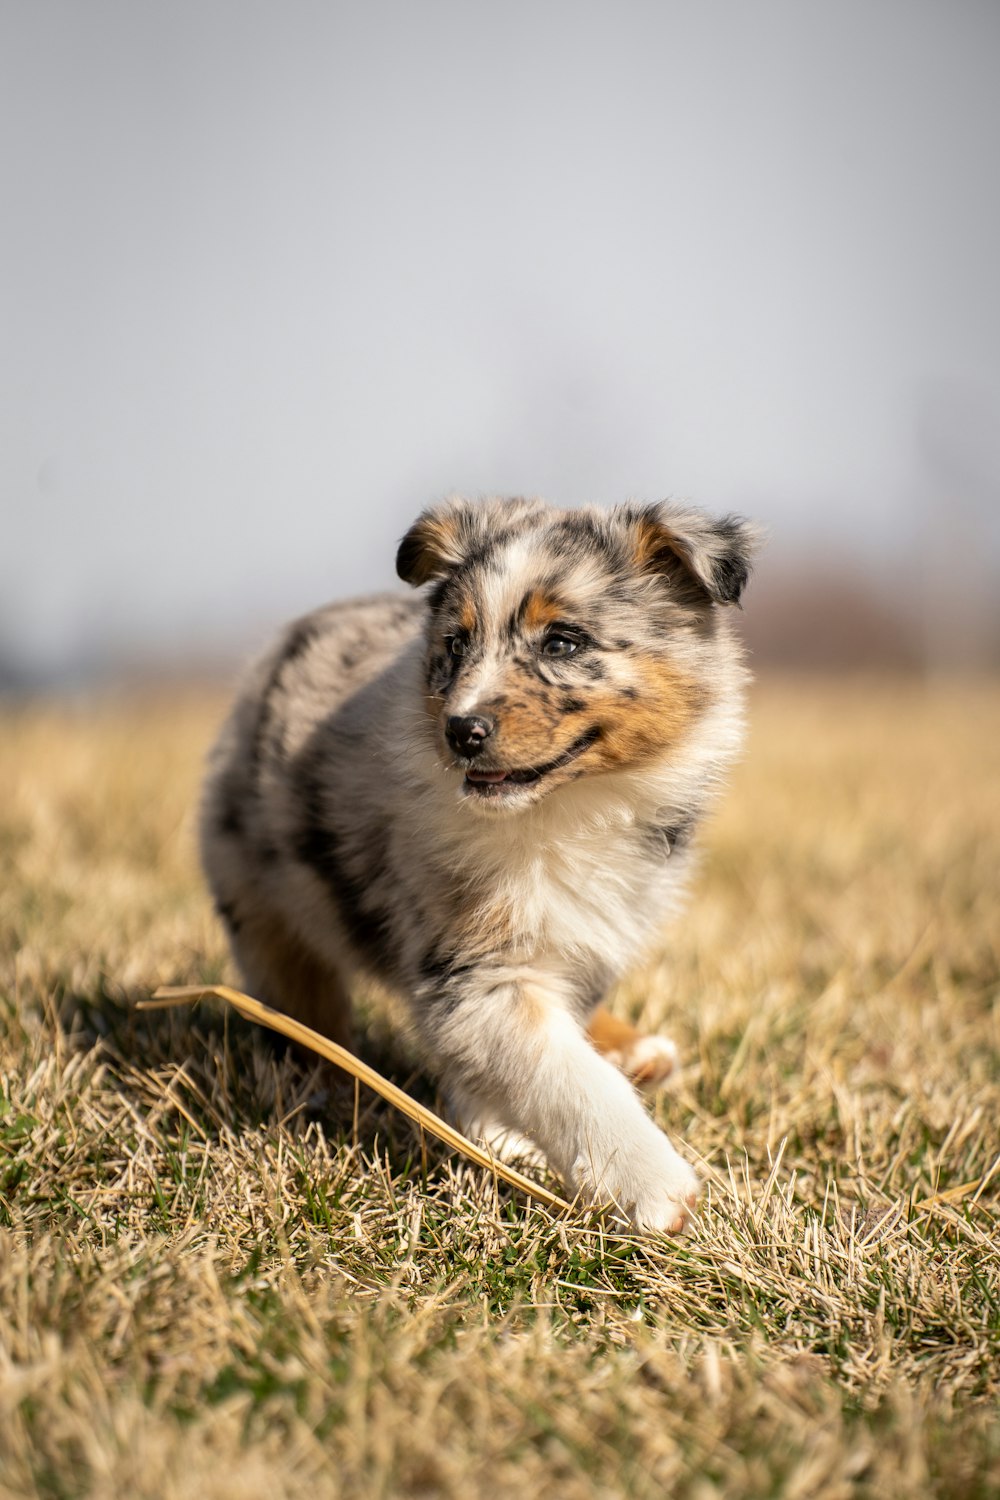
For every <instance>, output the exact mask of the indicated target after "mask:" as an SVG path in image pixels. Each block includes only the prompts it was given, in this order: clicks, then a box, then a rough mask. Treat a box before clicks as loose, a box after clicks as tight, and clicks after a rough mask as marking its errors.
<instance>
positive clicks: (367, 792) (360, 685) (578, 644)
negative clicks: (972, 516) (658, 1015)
mask: <svg viewBox="0 0 1000 1500" xmlns="http://www.w3.org/2000/svg"><path fill="white" fill-rule="evenodd" d="M753 542H754V537H753V532H752V528H751V527H750V526H749V525H748V524H747V523H746V522H745V521H743V520H740V519H735V518H731V517H730V518H726V519H723V520H713V519H710V518H709V517H707V516H705V515H703V514H701V513H700V512H698V511H695V510H688V509H678V508H672V507H668V506H665V505H656V506H649V507H644V508H643V507H638V506H632V505H624V506H619V507H618V508H616V509H614V510H609V511H603V510H596V509H581V510H556V509H554V508H552V507H551V506H548V505H545V504H543V503H542V502H541V501H536V500H530V501H529V500H482V501H478V502H470V501H465V500H453V501H450V502H448V503H447V504H444V505H442V506H440V507H438V508H436V509H432V510H428V511H425V512H424V514H423V515H421V516H420V518H419V519H418V520H417V521H416V522H415V523H414V525H413V526H412V527H411V528H410V530H409V531H408V532H407V534H406V536H405V537H404V538H403V541H402V543H401V545H400V548H399V553H398V556H397V559H396V567H397V570H398V572H399V575H400V577H401V578H403V579H404V580H405V581H406V582H407V583H409V584H412V585H414V586H415V587H417V588H419V589H420V590H421V592H420V593H419V594H417V595H415V596H412V597H410V598H404V597H396V596H382V597H378V598H370V599H361V600H357V601H354V602H348V603H340V604H332V605H329V606H327V607H326V608H324V609H319V610H317V611H316V612H315V613H313V614H310V615H306V616H305V617H304V618H303V619H301V620H299V621H297V622H296V623H295V624H293V625H291V626H290V627H289V628H288V629H287V630H286V631H285V632H284V634H283V635H282V637H281V638H280V640H279V641H278V643H277V645H276V646H275V647H274V649H273V650H272V651H270V652H269V653H268V654H267V655H266V656H265V657H264V658H263V659H262V660H261V661H259V662H258V663H257V665H256V666H255V667H254V668H253V669H252V671H251V673H250V675H249V677H248V678H247V680H246V683H245V685H244V687H243V691H242V693H241V694H240V697H239V699H238V701H237V703H236V706H235V708H234V710H233V712H232V715H231V717H230V718H229V720H228V722H227V724H226V725H225V727H224V729H223V731H222V734H221V737H220V739H219V742H218V744H217V746H216V748H215V751H214V752H213V757H212V765H211V771H210V775H209V779H208V783H207V787H206V792H205V799H204V809H203V818H202V850H203V858H204V863H205V868H206V871H207V873H208V878H209V881H210V883H211V886H212V889H213V891H214V894H215V897H216V901H217V904H218V909H219V911H220V913H221V915H222V917H223V919H224V921H225V923H226V925H227V928H228V931H229V936H230V940H231V942H232V946H233V951H234V954H235V956H236V959H237V961H238V963H239V965H240V967H241V969H242V971H243V974H244V976H245V980H246V985H247V988H248V989H249V990H250V992H251V993H253V994H255V995H257V996H259V997H260V998H261V999H263V1000H266V1001H267V1002H268V1003H269V1004H271V1005H273V1006H275V1007H277V1008H278V1009H280V1010H282V1011H285V1012H286V1013H288V1014H290V1015H294V1016H296V1017H297V1018H298V1019H300V1020H302V1021H305V1022H306V1023H307V1024H309V1025H311V1026H313V1027H315V1028H316V1029H317V1030H319V1031H322V1032H324V1033H325V1034H326V1035H328V1036H330V1037H332V1038H334V1039H335V1040H340V1041H347V1040H348V1039H349V1017H350V1001H349V993H350V987H351V984H352V981H353V978H354V976H355V975H357V974H367V975H370V976H372V977H374V978H375V979H376V980H378V981H379V982H381V983H382V984H383V985H385V986H388V987H389V988H390V989H391V990H393V991H394V992H395V993H396V994H397V995H398V996H399V997H400V998H401V999H402V1000H403V1001H404V1003H405V1005H406V1007H407V1010H408V1012H409V1014H410V1016H411V1017H412V1022H413V1026H414V1028H415V1031H416V1033H417V1035H418V1037H419V1038H420V1040H421V1042H422V1044H423V1047H424V1049H425V1052H426V1056H427V1060H428V1062H429V1064H430V1065H431V1066H432V1068H433V1069H434V1070H435V1072H436V1073H437V1074H438V1075H439V1076H440V1078H441V1079H442V1081H443V1083H444V1084H445V1086H446V1088H447V1090H448V1092H449V1094H450V1096H451V1098H452V1101H453V1103H454V1105H455V1108H456V1111H457V1113H458V1116H459V1118H460V1119H461V1120H462V1121H463V1122H464V1124H465V1126H466V1128H467V1129H470V1130H474V1131H476V1132H477V1133H479V1134H481V1135H485V1136H486V1137H487V1138H494V1137H495V1136H496V1135H497V1134H498V1133H499V1132H503V1131H508V1132H516V1133H517V1134H518V1135H520V1136H522V1137H527V1138H528V1139H529V1140H530V1141H532V1142H534V1143H535V1144H536V1146H537V1147H539V1148H540V1149H541V1150H542V1151H543V1152H544V1153H545V1155H546V1156H547V1157H548V1159H549V1161H550V1162H551V1163H552V1164H553V1165H554V1167H555V1168H556V1170H557V1171H558V1172H559V1173H560V1174H561V1175H562V1177H563V1178H564V1180H565V1181H566V1182H567V1183H568V1184H569V1185H570V1186H571V1188H572V1189H573V1191H574V1192H577V1193H579V1194H581V1195H582V1196H583V1197H584V1198H586V1199H588V1200H590V1201H594V1202H605V1203H606V1202H611V1203H613V1204H615V1205H617V1207H618V1208H619V1210H620V1211H621V1212H622V1213H623V1214H625V1215H627V1216H628V1218H629V1219H630V1220H631V1221H632V1222H633V1223H635V1224H636V1225H638V1226H640V1227H642V1228H645V1229H650V1230H669V1231H672V1232H677V1231H679V1230H681V1229H682V1228H683V1227H684V1224H685V1220H686V1218H687V1216H688V1215H689V1213H690V1212H691V1210H692V1208H693V1206H694V1204H695V1199H696V1195H697V1191H698V1179H697V1177H696V1176H695V1173H694V1172H693V1170H692V1169H691V1167H690V1166H689V1165H688V1163H687V1162H686V1161H685V1160H684V1159H683V1157H681V1156H680V1155H679V1154H678V1152H677V1151H676V1150H675V1149H674V1147H673V1146H672V1145H671V1143H670V1141H669V1140H668V1139H667V1137H666V1136H665V1135H664V1134H663V1133H662V1132H661V1131H660V1130H659V1129H658V1128H657V1127H656V1126H655V1125H654V1124H653V1122H652V1120H651V1119H650V1118H649V1115H648V1114H647V1113H646V1110H645V1109H644V1107H643V1105H642V1102H641V1100H640V1098H639V1096H638V1094H637V1093H636V1089H635V1087H634V1086H633V1081H632V1080H636V1081H650V1080H655V1079H656V1078H657V1077H659V1076H661V1075H662V1074H663V1073H665V1072H666V1071H668V1070H669V1067H670V1065H671V1063H672V1062H673V1057H674V1052H673V1046H672V1044H671V1043H670V1042H669V1041H667V1040H666V1039H665V1038H655V1037H640V1036H639V1035H638V1034H637V1033H636V1032H634V1031H633V1030H632V1029H631V1028H630V1027H627V1026H625V1025H624V1024H623V1023H621V1022H616V1021H613V1020H612V1018H611V1017H609V1016H608V1015H607V1014H606V1012H604V1011H603V1010H601V1009H599V1007H600V1002H601V998H602V996H603V995H604V994H605V993H606V991H607V990H608V988H609V986H610V985H612V984H613V983H614V982H615V980H617V979H618V977H619V976H620V975H621V974H622V972H623V971H624V970H626V969H627V968H628V967H629V966H630V965H632V964H634V963H635V962H636V960H637V959H639V958H640V957H641V956H642V955H643V953H644V951H646V950H647V949H648V948H649V946H650V943H651V941H652V940H654V939H655V938H656V937H657V935H658V934H659V932H660V929H661V927H662V924H663V922H664V919H665V917H666V916H667V915H668V914H669V913H670V912H671V910H672V909H673V908H675V906H676V904H677V900H678V896H679V894H680V892H681V890H682V888H683V886H684V883H685V877H686V875H687V872H688V866H689V863H690V846H691V842H692V838H693V836H694V834H695V830H696V828H697V826H698V823H699V820H700V819H701V817H702V815H703V814H704V813H705V811H706V809H707V808H708V807H709V805H710V803H711V802H712V800H713V799H714V797H715V795H716V793H717V791H718V789H719V785H720V782H721V780H722V777H723V773H724V771H725V770H726V767H727V766H728V765H729V763H730V762H731V760H732V759H733V756H734V755H735V754H736V752H737V750H738V748H739V744H740V738H741V727H742V714H741V703H742V697H743V691H744V685H745V681H746V675H747V674H746V672H745V669H744V667H743V664H742V659H741V652H740V647H739V644H738V642H737V640H736V638H735V636H734V634H733V632H732V629H731V626H730V622H729V620H728V618H727V609H726V606H729V605H732V604H735V603H737V601H738V600H739V598H740V594H741V592H742V590H743V587H744V585H745V583H746V580H747V574H748V567H749V560H750V554H751V551H752V548H753ZM588 1028H589V1032H588Z"/></svg>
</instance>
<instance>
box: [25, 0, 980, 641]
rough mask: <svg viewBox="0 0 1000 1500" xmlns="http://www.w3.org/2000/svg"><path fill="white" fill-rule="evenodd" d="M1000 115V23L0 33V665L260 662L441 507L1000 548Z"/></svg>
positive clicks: (843, 9) (284, 14)
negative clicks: (121, 655) (654, 516)
mask: <svg viewBox="0 0 1000 1500" xmlns="http://www.w3.org/2000/svg"><path fill="white" fill-rule="evenodd" d="M998 78H1000V5H998V4H997V3H996V0H937V3H929V0H879V3H877V4H873V3H871V0H830V3H811V0H754V3H750V4H748V3H741V0H732V3H711V0H698V3H694V0H689V3H683V4H682V3H675V0H656V3H629V0H608V3H601V4H594V3H586V0H573V3H568V4H562V3H546V0H532V3H530V4H529V3H525V4H521V3H511V0H507V3H505V4H504V5H499V6H496V5H495V6H487V5H486V4H480V3H476V0H462V3H450V0H449V3H435V0H419V3H416V0H401V3H378V0H374V3H373V0H364V3H361V0H358V3H354V4H337V3H334V0H316V3H306V0H273V3H270V4H261V3H253V0H0V213H2V235H0V257H2V262H0V266H2V275H0V505H2V518H3V530H2V542H0V658H2V657H6V658H7V659H8V660H16V661H19V662H21V663H22V664H23V665H26V666H29V667H31V668H33V669H41V670H58V669H60V668H64V667H65V666H66V665H67V664H70V663H72V662H74V661H78V660H81V659H84V658H87V657H92V656H94V655H95V654H97V655H99V654H100V653H102V652H105V651H107V652H117V651H121V650H123V649H125V650H127V651H129V652H130V653H141V652H142V651H143V650H144V649H146V648H147V647H155V648H156V649H157V650H160V651H165V652H169V651H170V650H172V649H180V650H183V651H190V650H191V649H192V648H193V647H195V646H197V644H198V643H199V642H204V643H205V647H206V650H209V649H213V648H214V644H215V643H216V642H220V641H221V642H226V643H228V642H233V641H236V640H238V639H241V638H246V637H247V636H248V635H252V634H253V633H254V632H259V631H262V630H263V629H264V628H265V627H266V626H269V625H270V624H271V623H273V622H274V621H276V620H278V619H279V618H282V617H284V616H286V615H288V614H291V613H296V612H298V611H300V610H302V609H304V608H306V607H309V606H311V605H312V604H314V603H317V602H319V601H321V600H322V599H324V598H327V597H330V596H332V595H335V594H342V593H346V592H351V591H357V590H362V589H367V588H371V587H381V586H384V585H386V584H388V583H389V582H391V580H392V576H393V575H392V553H393V548H394V544H395V541H396V539H397V538H398V536H399V535H400V534H401V532H402V531H403V530H404V529H405V527H406V525H407V524H408V522H409V520H410V519H411V518H412V516H413V515H414V514H415V513H416V512H417V511H418V510H419V509H420V508H421V507H422V506H423V505H424V504H426V503H427V502H428V501H430V500H433V499H434V498H435V497H439V496H441V495H444V494H446V493H449V492H453V491H460V492H468V493H481V492H506V491H512V492H514V491H518V492H527V493H534V494H543V495H545V496H547V497H548V498H550V499H552V500H555V501H558V502H562V503H575V502H578V501H603V502H612V501H616V500H620V499H624V498H626V497H629V496H631V497H640V498H644V499H656V498H660V497H663V496H667V495H674V496H683V497H685V498H688V499H691V500H694V501H695V502H697V503H699V504H701V505H704V506H705V507H707V508H709V509H719V510H725V509H731V508H736V509H740V510H744V511H747V512H750V513H752V514H755V515H758V516H760V517H762V518H763V519H764V520H765V521H766V522H767V524H768V525H769V527H770V529H771V531H772V535H773V538H774V540H773V542H772V548H773V549H775V552H774V555H776V556H778V557H780V556H782V555H785V554H790V553H792V552H794V551H796V550H797V549H799V548H800V547H801V546H802V545H803V544H804V543H806V542H809V543H811V544H815V545H817V546H820V547H822V548H824V549H829V548H832V549H833V551H834V552H835V554H836V555H837V556H840V555H845V556H847V557H852V556H853V557H854V558H856V559H860V560H862V561H863V560H866V559H874V560H875V561H876V562H879V563H880V564H881V565H883V566H888V567H891V566H892V559H893V557H894V556H895V555H896V553H897V552H898V549H899V548H900V547H901V546H903V547H912V546H913V545H915V539H916V538H918V537H920V536H925V535H926V530H927V521H926V517H927V514H928V508H929V507H931V506H932V505H933V503H934V502H935V500H936V499H940V498H941V497H942V496H946V497H947V499H948V503H949V504H954V505H955V506H956V507H957V509H956V512H955V513H956V515H958V516H959V517H960V518H962V525H965V524H966V521H968V522H969V524H970V525H972V520H971V518H972V517H973V515H974V512H976V511H977V510H978V511H979V512H980V513H984V512H985V513H988V512H990V510H991V508H992V509H993V510H994V511H995V512H1000V438H998V434H1000V274H998V267H1000V170H998V161H1000V86H998ZM994 519H995V517H994ZM978 525H979V533H978V536H979V540H978V541H975V543H974V546H973V549H972V550H973V551H974V552H975V551H977V550H978V549H979V548H980V547H981V546H983V545H989V540H990V537H991V536H992V537H993V539H994V541H995V539H996V531H995V529H994V530H993V531H992V532H990V524H989V520H988V516H987V520H986V521H985V522H984V521H982V520H981V521H980V522H979V523H978ZM984 539H985V540H984Z"/></svg>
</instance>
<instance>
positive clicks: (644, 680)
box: [396, 500, 756, 811]
mask: <svg viewBox="0 0 1000 1500" xmlns="http://www.w3.org/2000/svg"><path fill="white" fill-rule="evenodd" d="M755 539H756V538H755V533H754V530H753V528H752V527H751V526H750V525H749V523H748V522H746V521H744V520H742V519H740V518H737V517H732V516H729V517H725V518H724V519H721V520H712V519H711V518H709V517H708V516H706V515H704V514H703V513H702V512H700V511H696V510H687V509H680V508H677V507H671V506H667V505H652V506H645V507H640V506H633V505H623V506H618V507H616V508H615V509H613V510H610V511H601V510H597V509H582V510H556V509H554V508H552V507H550V506H547V505H545V504H543V503H542V502H541V501H534V500H532V501H529V500H482V501H466V500H452V501H449V502H448V503H446V504H444V505H442V506H439V507H436V508H434V509H432V510H428V511H425V512H424V513H423V515H421V516H420V517H419V519H418V520H417V521H416V522H415V523H414V525H413V526H411V528H410V530H409V531H408V532H407V534H406V536H405V537H404V538H403V540H402V542H401V544H400V547H399V553H398V556H397V559H396V566H397V571H398V572H399V575H400V577H401V578H403V579H405V581H406V582H407V583H411V584H414V585H420V584H432V585H433V587H432V588H431V590H430V594H429V603H430V619H429V627H428V649H427V657H426V671H427V694H428V709H429V712H430V713H431V715H432V718H433V720H434V722H435V728H436V736H437V743H438V746H439V749H440V752H441V755H442V757H443V759H444V761H445V763H446V764H447V765H448V766H451V767H454V768H455V769H456V771H459V772H461V774H462V776H463V781H462V792H463V795H464V796H465V797H466V798H468V799H469V800H470V802H471V803H473V804H474V805H476V806H479V807H482V808H489V809H491V810H497V811H500V810H513V809H514V808H518V807H525V806H528V805H530V804H531V803H532V802H534V801H537V800H538V799H539V798H541V797H543V796H546V795H548V794H549V793H551V792H552V791H554V790H555V789H556V788H557V787H559V786H560V785H563V784H565V783H566V782H568V781H571V780H576V779H577V778H579V777H581V776H587V775H595V774H598V773H601V772H606V771H612V770H622V769H630V768H636V767H642V766H644V765H648V764H650V763H651V762H654V761H656V760H658V759H661V758H663V757H664V756H666V755H668V754H669V753H670V750H671V748H672V747H673V746H675V745H676V744H677V743H678V741H679V740H680V739H681V738H682V737H683V735H684V734H685V732H686V731H687V729H688V728H689V727H690V725H691V724H692V722H693V720H694V719H695V718H696V716H697V715H698V714H699V713H700V712H701V711H703V710H704V708H705V707H707V705H708V703H709V702H711V701H712V699H713V697H714V693H715V689H716V679H717V678H718V676H719V670H720V665H724V664H725V662H726V661H727V660H731V659H732V657H733V653H734V651H735V647H734V645H733V642H732V638H731V635H730V633H729V631H728V630H727V629H726V628H725V626H724V625H722V624H721V623H720V619H719V616H720V610H721V608H722V607H724V606H727V605H732V604H737V603H738V602H739V599H740V596H741V594H742V592H743V589H744V587H745V585H746V582H747V578H748V575H749V566H750V558H751V555H752V552H753V549H754V545H755Z"/></svg>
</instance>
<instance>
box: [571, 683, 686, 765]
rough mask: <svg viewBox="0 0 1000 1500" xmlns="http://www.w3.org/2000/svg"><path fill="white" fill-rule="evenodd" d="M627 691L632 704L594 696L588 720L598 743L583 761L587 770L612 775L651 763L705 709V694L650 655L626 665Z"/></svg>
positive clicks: (604, 694) (618, 698) (606, 694)
mask: <svg viewBox="0 0 1000 1500" xmlns="http://www.w3.org/2000/svg"><path fill="white" fill-rule="evenodd" d="M630 665H631V672H630V674H629V686H630V687H634V688H635V689H636V690H637V692H638V697H636V698H635V699H627V698H622V697H621V695H620V693H615V692H614V691H613V690H612V691H611V692H602V693H600V694H595V695H594V696H593V697H592V698H591V700H590V702H589V704H588V708H589V714H588V717H589V718H591V719H592V722H593V723H595V724H597V725H599V726H600V729H601V738H600V739H599V740H598V741H597V743H596V744H595V746H594V748H593V751H592V752H590V754H588V756H587V757H586V759H587V761H588V763H589V766H590V768H591V769H597V767H598V766H599V767H600V769H602V770H612V769H615V768H617V767H621V766H634V765H641V764H642V763H643V762H644V761H649V760H654V759H655V758H656V757H657V756H658V755H662V753H663V751H664V750H666V749H668V748H669V747H670V746H671V745H672V744H675V743H676V742H677V741H678V740H679V739H680V738H681V736H682V735H683V734H684V733H685V731H686V730H687V729H689V728H690V726H691V724H692V723H693V721H694V719H695V717H696V716H697V714H698V713H699V711H700V710H701V709H702V708H703V707H704V706H705V697H706V694H705V689H704V688H703V687H701V686H700V685H699V684H698V683H697V682H694V681H692V679H691V678H690V677H687V676H685V675H684V673H683V672H682V671H680V669H679V668H678V667H676V666H674V665H673V663H672V662H668V661H663V660H662V659H661V658H659V657H654V656H646V657H642V656H635V657H633V658H632V660H631V663H630Z"/></svg>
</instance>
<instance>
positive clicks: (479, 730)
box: [446, 714, 496, 759]
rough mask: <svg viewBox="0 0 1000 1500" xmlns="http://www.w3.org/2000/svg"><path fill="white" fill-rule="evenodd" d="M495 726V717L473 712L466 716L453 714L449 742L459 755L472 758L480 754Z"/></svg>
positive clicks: (450, 721)
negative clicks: (485, 716) (490, 717)
mask: <svg viewBox="0 0 1000 1500" xmlns="http://www.w3.org/2000/svg"><path fill="white" fill-rule="evenodd" d="M495 727H496V726H495V722H494V720H493V719H484V718H483V717H482V715H481V714H471V715H468V716H467V717H464V718H463V717H462V715H461V714H453V715H452V717H451V718H450V719H449V720H448V728H447V731H446V732H447V735H448V743H449V745H450V746H451V748H452V749H453V750H457V751H458V753H459V755H465V756H468V757H469V758H470V759H471V757H472V756H474V755H478V754H479V752H480V750H481V749H482V748H483V745H484V744H485V742H486V740H488V739H489V737H490V735H491V734H492V733H493V730H494V728H495Z"/></svg>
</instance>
